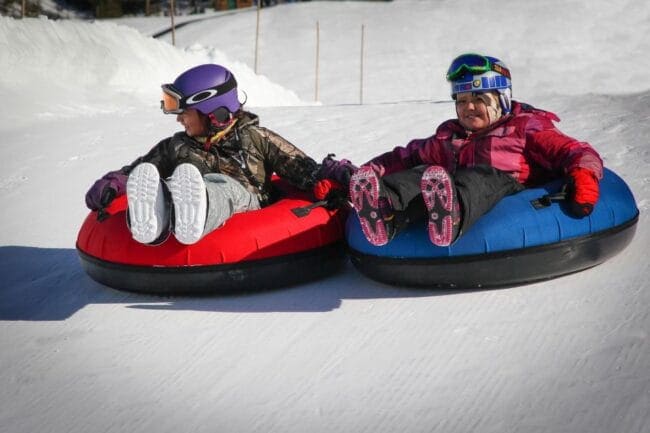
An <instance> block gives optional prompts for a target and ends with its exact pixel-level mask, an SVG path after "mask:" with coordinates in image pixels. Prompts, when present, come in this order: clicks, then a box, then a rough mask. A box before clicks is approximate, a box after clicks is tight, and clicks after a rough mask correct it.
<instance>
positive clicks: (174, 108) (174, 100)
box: [160, 75, 237, 114]
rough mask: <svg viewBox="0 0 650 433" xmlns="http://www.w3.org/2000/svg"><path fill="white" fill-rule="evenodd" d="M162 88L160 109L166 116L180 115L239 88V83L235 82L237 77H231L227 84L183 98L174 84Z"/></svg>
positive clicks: (164, 85)
mask: <svg viewBox="0 0 650 433" xmlns="http://www.w3.org/2000/svg"><path fill="white" fill-rule="evenodd" d="M160 87H161V88H162V100H161V101H160V109H161V110H162V111H163V113H165V114H180V113H182V112H183V111H185V110H186V109H188V108H191V106H192V105H195V104H198V103H200V102H203V101H205V100H207V99H210V98H214V97H215V96H218V95H223V94H224V93H227V92H229V91H231V90H232V89H234V88H236V87H237V81H235V77H234V76H232V75H231V76H230V78H228V80H227V81H226V82H225V83H222V84H219V85H217V86H214V87H210V88H207V89H203V90H199V91H198V92H196V93H193V94H191V95H189V96H183V94H182V93H181V92H180V91H179V90H178V89H176V88H175V87H174V85H173V84H163V85H162V86H160Z"/></svg>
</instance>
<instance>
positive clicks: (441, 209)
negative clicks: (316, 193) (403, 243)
mask: <svg viewBox="0 0 650 433" xmlns="http://www.w3.org/2000/svg"><path fill="white" fill-rule="evenodd" d="M447 80H448V81H449V82H450V83H451V95H452V98H453V99H454V100H455V106H456V115H457V118H455V119H451V120H447V121H445V122H443V123H442V124H441V125H440V126H439V127H438V129H437V130H436V132H435V134H434V135H432V136H431V137H429V138H424V139H416V140H413V141H411V142H410V143H408V144H407V145H406V146H405V147H396V148H395V149H393V150H392V151H390V152H386V153H384V154H382V155H379V156H377V157H375V158H373V159H372V160H370V161H368V162H367V163H366V164H363V165H362V166H361V167H360V168H359V170H358V171H356V173H355V174H354V175H353V176H352V178H351V180H350V186H349V194H350V199H351V202H352V205H353V207H354V209H355V210H356V212H357V214H358V216H359V221H360V223H361V228H362V230H363V233H364V235H365V236H366V238H367V239H368V241H369V242H371V243H372V244H374V245H378V246H380V245H385V244H387V243H388V242H390V240H391V239H393V238H394V237H395V235H397V233H399V231H400V230H401V229H403V228H404V227H405V226H406V225H407V224H408V223H410V222H413V221H417V220H421V219H423V218H424V219H426V221H427V227H428V233H429V238H430V239H431V242H432V243H434V244H435V245H438V246H448V245H450V244H452V243H453V242H454V241H455V240H456V239H458V237H459V236H462V234H463V233H465V232H467V230H468V229H469V228H470V227H471V226H472V224H474V223H475V222H476V220H477V219H479V218H480V217H481V216H482V215H483V214H485V213H486V212H487V211H489V210H490V209H491V208H492V207H493V206H494V205H495V204H496V203H497V202H498V201H499V200H501V199H502V198H503V197H504V196H506V195H509V194H513V193H515V192H518V191H521V190H522V189H524V188H526V187H531V186H537V185H540V184H543V183H546V182H548V181H550V180H552V179H556V178H559V177H564V178H566V179H567V192H568V195H567V206H566V208H567V209H568V211H569V212H570V213H571V214H573V215H574V216H575V217H577V218H580V217H584V216H586V215H589V214H590V213H591V211H592V210H593V206H594V205H595V204H596V201H597V200H598V194H599V188H598V182H599V180H600V179H601V178H602V172H603V164H602V160H601V158H600V156H599V155H598V153H597V152H596V151H595V150H594V149H593V147H592V146H591V145H589V144H588V143H585V142H581V141H578V140H576V139H574V138H572V137H569V136H567V135H566V134H564V133H562V132H561V131H560V130H558V129H557V127H556V126H555V124H554V122H557V121H559V118H558V117H557V116H556V115H555V114H553V113H550V112H548V111H543V110H538V109H536V108H533V107H532V106H530V105H527V104H524V103H519V102H517V101H513V100H512V98H511V96H512V85H511V78H510V71H509V70H508V68H507V67H506V65H505V64H504V63H503V62H501V61H500V60H499V59H496V58H494V57H489V56H483V55H480V54H463V55H461V56H459V57H457V58H456V59H454V60H453V61H452V63H451V66H450V67H449V70H448V72H447Z"/></svg>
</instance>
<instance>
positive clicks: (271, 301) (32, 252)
mask: <svg viewBox="0 0 650 433" xmlns="http://www.w3.org/2000/svg"><path fill="white" fill-rule="evenodd" d="M0 275H2V280H3V281H2V284H1V285H0V320H30V321H48V320H65V319H66V318H68V317H70V316H72V315H73V314H74V313H75V312H77V311H79V310H81V309H82V308H84V307H85V306H86V305H89V304H124V306H125V308H134V309H143V310H172V311H173V310H179V311H187V310H190V311H204V312H243V313H246V312H251V313H257V312H326V311H331V310H334V309H336V308H338V307H339V306H340V305H341V302H342V300H344V299H348V300H349V299H373V298H377V299H381V298H404V297H422V296H432V295H443V294H449V293H451V292H446V291H444V292H443V291H433V290H416V289H403V288H396V287H392V286H388V285H384V284H381V283H377V282H374V281H372V280H369V279H367V278H366V277H364V276H362V275H361V274H359V273H357V272H356V271H355V270H354V269H353V267H352V265H351V264H349V263H348V264H347V265H346V267H345V268H344V270H343V271H342V272H339V273H337V274H335V275H332V276H331V277H329V278H325V279H322V280H318V281H315V282H311V283H308V284H302V285H299V286H294V287H288V288H282V289H276V290H273V291H263V292H254V293H244V294H238V295H229V296H216V295H215V296H210V297H160V296H152V295H141V294H135V293H129V292H122V291H118V290H114V289H111V288H109V287H106V286H104V285H102V284H99V283H97V282H95V281H94V280H92V279H91V278H90V277H89V276H88V275H86V273H85V272H84V271H83V269H82V268H81V265H80V263H79V258H78V255H77V251H76V250H75V249H66V248H37V247H24V246H3V247H0ZM107 319H108V320H110V318H107Z"/></svg>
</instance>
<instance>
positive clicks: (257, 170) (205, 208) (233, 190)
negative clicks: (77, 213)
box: [86, 64, 350, 245]
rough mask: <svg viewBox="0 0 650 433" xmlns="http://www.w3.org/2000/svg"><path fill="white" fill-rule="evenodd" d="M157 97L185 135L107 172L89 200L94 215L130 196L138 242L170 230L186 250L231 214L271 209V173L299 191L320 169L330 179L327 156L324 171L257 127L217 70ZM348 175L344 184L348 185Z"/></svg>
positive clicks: (205, 69) (204, 68) (192, 74)
mask: <svg viewBox="0 0 650 433" xmlns="http://www.w3.org/2000/svg"><path fill="white" fill-rule="evenodd" d="M162 91H163V93H162V98H163V99H162V101H161V108H162V111H163V112H164V113H165V114H176V116H177V117H176V120H177V121H178V122H179V123H180V124H181V125H182V126H183V127H184V128H185V131H183V132H178V133H176V134H175V135H174V136H172V137H169V138H166V139H164V140H162V141H160V142H159V143H158V144H156V145H155V146H154V147H153V148H152V149H151V150H150V151H149V152H148V153H147V154H146V155H144V156H141V157H139V158H137V159H136V160H135V161H134V162H133V163H131V164H129V165H127V166H124V167H122V168H121V169H120V170H117V171H111V172H109V173H107V174H106V175H104V176H103V177H102V178H101V179H99V180H97V181H96V182H95V183H94V185H93V186H92V187H91V188H90V190H89V191H88V193H87V194H86V204H87V206H88V207H89V208H90V209H92V210H103V209H104V208H106V207H107V206H108V205H109V204H110V203H111V201H112V200H113V199H114V198H115V197H118V196H120V195H123V194H127V196H128V216H129V217H128V224H129V228H130V230H131V233H132V235H133V238H134V239H135V240H136V241H138V242H141V243H143V244H152V245H157V244H160V243H162V242H164V241H165V240H166V239H167V237H168V236H169V234H170V233H172V232H173V234H174V236H175V237H176V239H177V240H178V241H179V242H181V243H183V244H188V245H189V244H193V243H195V242H197V241H199V240H200V239H201V238H202V237H203V236H205V235H206V234H207V233H209V232H211V231H212V230H214V229H216V228H218V227H219V226H221V225H222V224H223V223H224V222H225V221H226V220H227V219H228V218H230V217H231V216H232V215H233V214H235V213H238V212H244V211H248V210H254V209H259V208H260V207H263V206H265V205H266V204H269V203H270V201H271V200H272V197H271V194H272V188H271V176H272V175H273V173H276V174H277V175H279V176H280V177H282V178H284V179H286V180H287V181H289V183H291V184H292V185H294V186H296V187H298V188H299V189H302V190H310V189H312V188H314V187H316V186H317V185H318V179H319V176H320V174H319V173H321V171H322V169H325V168H328V167H330V169H329V171H328V176H333V174H332V173H333V172H332V169H331V166H332V165H333V164H334V162H335V161H333V160H332V159H331V157H330V158H326V160H325V161H324V165H323V166H322V167H321V166H320V165H319V164H317V163H316V162H315V161H314V160H313V159H312V158H310V157H309V156H307V155H306V154H305V153H304V152H303V151H301V150H300V149H298V148H297V147H296V146H294V145H293V144H291V143H289V142H288V141H287V140H285V139H284V138H282V137H281V136H280V135H278V134H276V133H275V132H273V131H271V130H269V129H266V128H263V127H260V126H259V120H258V117H257V116H256V115H255V114H253V113H250V112H247V111H244V110H243V109H242V104H241V103H240V102H239V100H238V98H237V81H236V80H235V77H234V75H233V74H232V73H231V72H230V71H229V70H228V69H226V68H224V67H222V66H220V65H214V64H205V65H200V66H196V67H194V68H191V69H189V70H187V71H185V72H183V73H182V74H181V75H180V76H178V78H176V80H175V81H174V82H173V83H172V84H164V85H163V86H162ZM338 163H339V162H336V164H338ZM338 171H339V172H340V171H341V170H340V169H339V170H338ZM349 177H350V176H349V174H348V175H347V179H343V180H342V181H341V182H342V183H343V184H345V185H347V182H348V181H349ZM321 197H324V195H323V196H321Z"/></svg>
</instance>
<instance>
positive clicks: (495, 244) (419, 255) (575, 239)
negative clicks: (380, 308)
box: [346, 169, 639, 288]
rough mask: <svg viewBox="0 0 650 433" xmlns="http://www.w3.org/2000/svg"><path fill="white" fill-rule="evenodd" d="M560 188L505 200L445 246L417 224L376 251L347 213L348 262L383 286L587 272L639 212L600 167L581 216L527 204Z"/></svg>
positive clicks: (487, 282) (486, 282) (489, 282)
mask: <svg viewBox="0 0 650 433" xmlns="http://www.w3.org/2000/svg"><path fill="white" fill-rule="evenodd" d="M561 187H562V183H561V182H560V181H555V182H552V183H549V184H547V185H544V186H543V187H540V188H531V189H526V190H524V191H521V192H519V193H517V194H514V195H511V196H508V197H505V198H504V199H503V200H501V201H500V202H499V203H498V204H497V205H496V206H495V207H494V208H493V209H492V210H491V211H490V212H488V213H487V214H485V215H484V216H483V217H482V218H481V219H480V220H479V221H478V222H477V223H476V224H475V225H474V226H473V227H471V228H470V230H469V231H468V232H467V233H465V234H464V235H463V236H462V237H460V238H459V239H458V241H456V242H455V243H454V244H452V245H450V246H449V247H437V246H435V245H433V244H432V243H431V242H430V241H429V236H428V234H427V230H426V226H425V222H424V221H421V222H418V223H413V224H411V225H410V226H409V227H408V228H407V229H406V230H404V231H403V232H401V233H400V234H399V235H398V236H397V237H396V238H395V239H393V240H392V241H391V242H390V243H389V244H387V245H385V246H383V247H376V246H374V245H372V244H370V243H369V242H368V241H367V240H366V238H365V237H364V235H363V233H362V231H361V227H360V225H359V219H358V218H357V215H356V214H355V213H352V214H351V215H350V217H349V218H348V220H347V224H346V240H347V243H348V246H349V253H350V256H351V261H352V263H353V264H354V266H355V267H356V268H357V269H358V270H359V271H360V272H362V273H363V274H365V275H366V276H368V277H370V278H372V279H374V280H377V281H381V282H384V283H387V284H393V285H399V286H411V287H430V288H489V287H506V286H512V285H518V284H525V283H531V282H535V281H542V280H547V279H550V278H555V277H558V276H561V275H565V274H570V273H573V272H577V271H581V270H583V269H587V268H590V267H592V266H595V265H598V264H600V263H602V262H604V261H605V260H607V259H609V258H610V257H613V256H614V255H616V254H618V253H619V252H620V251H621V250H623V249H624V248H625V247H626V246H627V245H628V244H629V243H630V241H631V240H632V238H633V236H634V232H635V230H636V223H637V221H638V217H639V210H638V209H637V206H636V202H635V200H634V196H633V195H632V192H631V191H630V189H629V187H628V186H627V185H626V183H625V182H624V181H623V180H622V179H621V178H620V177H619V176H617V175H616V174H615V173H614V172H612V171H611V170H609V169H605V172H604V177H603V179H602V180H601V182H600V198H599V200H598V203H597V204H596V206H595V208H594V211H593V213H592V214H591V215H589V216H588V217H585V218H575V217H572V216H571V215H570V214H569V213H568V212H567V211H566V209H565V208H564V205H563V203H562V202H559V201H553V202H551V203H550V205H548V206H543V207H539V206H535V205H539V199H540V198H541V197H544V196H548V195H553V194H556V193H558V192H559V191H560V189H561Z"/></svg>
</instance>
